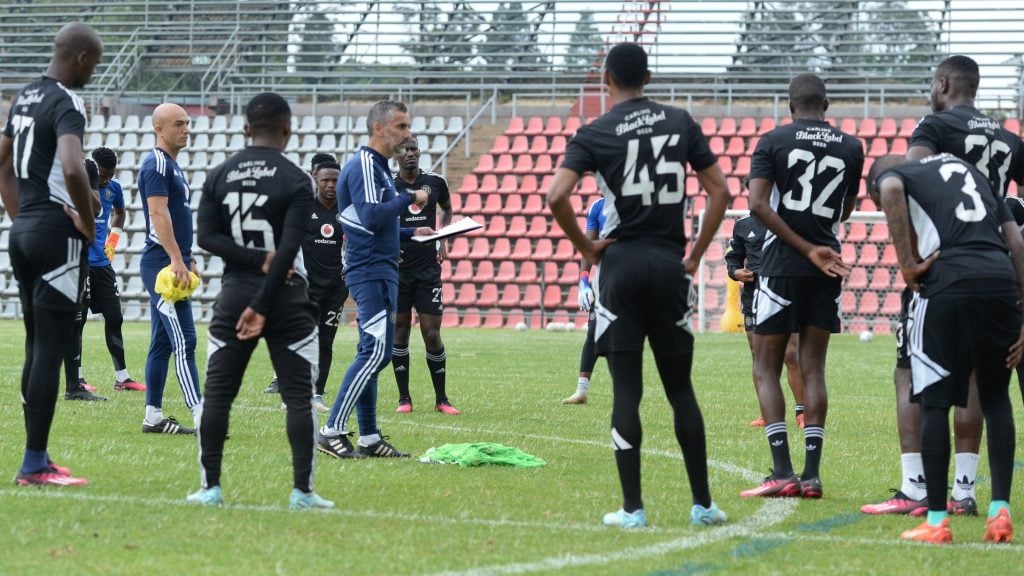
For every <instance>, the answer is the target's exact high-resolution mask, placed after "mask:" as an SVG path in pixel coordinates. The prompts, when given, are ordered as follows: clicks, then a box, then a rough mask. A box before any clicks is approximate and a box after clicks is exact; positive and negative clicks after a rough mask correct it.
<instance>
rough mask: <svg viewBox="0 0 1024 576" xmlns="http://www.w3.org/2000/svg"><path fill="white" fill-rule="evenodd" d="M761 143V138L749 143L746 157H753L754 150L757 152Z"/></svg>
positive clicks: (745, 152) (753, 139)
mask: <svg viewBox="0 0 1024 576" xmlns="http://www.w3.org/2000/svg"><path fill="white" fill-rule="evenodd" d="M759 142H761V137H760V136H754V137H753V138H751V139H750V141H748V142H747V149H746V150H745V151H744V155H745V156H753V155H754V150H757V145H758V143H759Z"/></svg>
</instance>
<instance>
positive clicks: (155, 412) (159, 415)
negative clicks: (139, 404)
mask: <svg viewBox="0 0 1024 576" xmlns="http://www.w3.org/2000/svg"><path fill="white" fill-rule="evenodd" d="M163 420H164V410H163V408H157V407H156V406H146V418H145V420H143V423H144V424H149V425H150V426H156V425H157V424H159V423H161V422H163Z"/></svg>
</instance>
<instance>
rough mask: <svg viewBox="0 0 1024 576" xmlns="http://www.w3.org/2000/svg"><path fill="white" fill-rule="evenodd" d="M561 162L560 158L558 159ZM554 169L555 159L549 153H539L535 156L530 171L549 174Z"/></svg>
mask: <svg viewBox="0 0 1024 576" xmlns="http://www.w3.org/2000/svg"><path fill="white" fill-rule="evenodd" d="M559 162H561V160H559ZM554 171H555V159H554V158H552V157H551V156H550V155H549V154H541V155H540V156H537V162H536V163H535V164H534V165H533V170H532V172H533V173H534V174H540V175H544V174H551V173H552V172H554Z"/></svg>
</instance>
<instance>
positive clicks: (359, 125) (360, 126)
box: [351, 116, 369, 135]
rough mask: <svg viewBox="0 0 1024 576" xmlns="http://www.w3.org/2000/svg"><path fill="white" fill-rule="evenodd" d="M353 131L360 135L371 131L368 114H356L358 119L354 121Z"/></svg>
mask: <svg viewBox="0 0 1024 576" xmlns="http://www.w3.org/2000/svg"><path fill="white" fill-rule="evenodd" d="M351 132H352V133H353V134H359V135H363V134H367V133H368V132H369V128H368V127H367V126H366V116H356V119H355V120H354V121H352V130H351Z"/></svg>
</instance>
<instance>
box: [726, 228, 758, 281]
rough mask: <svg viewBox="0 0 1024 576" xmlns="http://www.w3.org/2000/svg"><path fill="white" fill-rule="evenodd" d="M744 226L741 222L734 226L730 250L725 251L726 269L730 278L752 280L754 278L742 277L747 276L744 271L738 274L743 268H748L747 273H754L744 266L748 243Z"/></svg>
mask: <svg viewBox="0 0 1024 576" xmlns="http://www.w3.org/2000/svg"><path fill="white" fill-rule="evenodd" d="M743 228H744V226H740V223H739V222H737V223H736V225H735V226H733V229H732V238H730V239H729V251H728V252H726V253H725V270H726V273H727V274H728V275H729V278H732V279H733V280H735V281H737V282H750V281H752V280H753V279H752V278H751V279H749V280H742V279H741V277H742V278H746V277H747V276H746V274H744V273H743V272H740V274H737V272H738V271H741V270H746V273H747V274H752V273H751V272H750V270H747V268H746V266H744V263H745V262H746V261H747V243H746V241H745V240H744V239H743Z"/></svg>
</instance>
